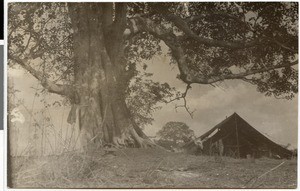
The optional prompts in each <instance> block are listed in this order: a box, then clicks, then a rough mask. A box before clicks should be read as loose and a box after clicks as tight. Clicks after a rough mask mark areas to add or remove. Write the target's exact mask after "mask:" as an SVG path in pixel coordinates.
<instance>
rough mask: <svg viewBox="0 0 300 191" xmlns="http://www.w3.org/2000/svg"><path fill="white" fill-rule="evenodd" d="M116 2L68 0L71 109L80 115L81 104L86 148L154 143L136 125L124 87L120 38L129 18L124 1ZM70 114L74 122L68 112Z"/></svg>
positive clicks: (81, 124) (121, 40)
mask: <svg viewBox="0 0 300 191" xmlns="http://www.w3.org/2000/svg"><path fill="white" fill-rule="evenodd" d="M112 5H113V4H112V3H107V4H99V3H98V4H95V3H71V4H69V12H70V17H71V22H72V27H73V38H74V44H73V46H74V59H75V68H74V74H75V75H74V80H75V85H74V87H75V89H76V90H75V92H76V93H75V95H73V97H71V103H72V104H73V106H72V108H73V109H72V110H73V111H72V110H71V112H70V114H72V113H73V114H74V113H75V116H76V110H77V113H78V123H79V128H80V130H81V135H82V137H81V144H82V146H83V147H84V148H85V149H87V150H89V149H91V148H95V147H99V146H103V145H105V144H113V145H115V146H130V145H131V146H132V144H133V145H134V146H135V147H146V146H149V145H153V143H152V142H151V141H150V140H149V139H148V138H147V137H146V136H145V134H144V133H143V132H142V131H141V129H140V128H139V127H137V126H136V124H135V122H134V121H133V119H132V117H131V116H130V112H129V111H128V108H127V106H126V102H125V91H126V88H127V86H128V83H129V80H128V79H126V75H125V74H126V70H125V68H126V65H125V61H124V57H123V50H124V47H123V38H122V34H123V27H124V23H126V21H125V22H124V18H123V17H122V15H124V11H126V7H125V5H124V4H123V5H118V7H117V6H115V9H113V6H112ZM113 10H115V14H114V17H113ZM113 18H114V20H113ZM122 19H123V20H122ZM74 111H75V112H74ZM69 120H70V121H71V122H72V121H73V122H74V119H73V120H72V117H70V116H69ZM75 121H76V120H75Z"/></svg>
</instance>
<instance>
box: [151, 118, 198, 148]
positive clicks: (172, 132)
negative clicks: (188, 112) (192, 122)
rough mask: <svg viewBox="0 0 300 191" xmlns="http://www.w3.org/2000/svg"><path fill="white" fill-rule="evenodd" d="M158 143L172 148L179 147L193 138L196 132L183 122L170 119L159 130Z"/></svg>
mask: <svg viewBox="0 0 300 191" xmlns="http://www.w3.org/2000/svg"><path fill="white" fill-rule="evenodd" d="M157 136H158V137H159V140H158V144H159V145H161V146H163V147H165V148H168V149H170V148H171V146H173V147H178V146H180V145H182V144H184V143H187V142H188V141H190V140H191V137H193V136H195V133H194V131H193V130H192V129H190V127H189V126H188V125H187V124H185V123H183V122H175V121H170V122H168V123H166V124H165V125H164V126H163V128H162V129H161V130H160V131H158V132H157Z"/></svg>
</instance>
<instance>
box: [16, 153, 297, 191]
mask: <svg viewBox="0 0 300 191" xmlns="http://www.w3.org/2000/svg"><path fill="white" fill-rule="evenodd" d="M281 163H283V164H281ZM12 164H13V169H12V172H13V174H12V177H13V187H15V188H296V187H297V161H296V160H275V159H267V158H262V159H255V160H254V161H253V160H249V159H233V158H228V157H222V158H220V157H210V156H196V155H188V154H184V153H172V152H167V151H165V150H161V149H158V148H151V149H122V150H120V149H116V151H113V152H112V153H107V152H105V151H103V150H100V151H98V152H94V153H93V154H79V153H68V154H64V155H60V156H48V157H14V158H13V159H12ZM280 164H281V165H280ZM278 165H280V166H279V167H278ZM275 167H277V168H275Z"/></svg>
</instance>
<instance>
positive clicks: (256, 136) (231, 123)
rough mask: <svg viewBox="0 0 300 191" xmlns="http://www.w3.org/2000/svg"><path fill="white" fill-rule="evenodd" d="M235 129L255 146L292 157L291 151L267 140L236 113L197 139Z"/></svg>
mask: <svg viewBox="0 0 300 191" xmlns="http://www.w3.org/2000/svg"><path fill="white" fill-rule="evenodd" d="M236 128H237V129H238V133H239V134H240V136H242V137H247V140H248V141H250V142H252V143H253V144H255V145H258V144H259V145H267V146H268V147H269V148H270V149H272V150H276V151H277V152H279V153H281V154H283V155H285V156H291V155H292V152H291V151H289V150H288V149H285V148H283V147H282V146H280V145H278V144H276V143H274V142H273V141H271V140H270V139H268V138H267V137H266V136H264V135H263V134H262V133H260V132H259V131H257V130H256V129H255V128H254V127H252V126H251V125H250V124H248V123H247V122H246V121H245V120H244V119H243V118H241V117H240V116H239V115H238V114H237V113H233V114H232V115H231V116H229V117H227V118H226V119H225V120H223V121H222V122H221V123H219V124H217V125H216V126H215V127H213V128H212V129H210V130H209V131H207V132H206V133H204V134H203V135H201V136H200V137H199V138H200V139H202V140H203V139H204V138H206V137H208V136H210V135H211V134H212V133H213V132H214V131H215V130H216V129H219V130H223V131H228V132H232V131H235V130H236Z"/></svg>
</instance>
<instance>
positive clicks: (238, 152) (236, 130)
mask: <svg viewBox="0 0 300 191" xmlns="http://www.w3.org/2000/svg"><path fill="white" fill-rule="evenodd" d="M234 121H235V134H236V143H237V154H238V158H240V143H239V133H238V128H237V122H236V115H235V116H234Z"/></svg>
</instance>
